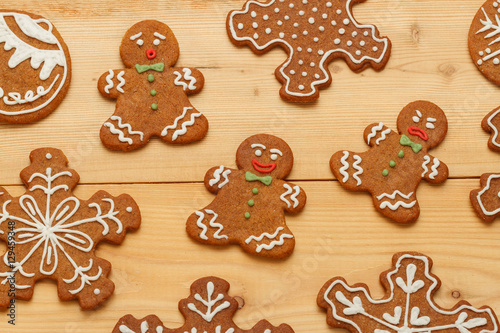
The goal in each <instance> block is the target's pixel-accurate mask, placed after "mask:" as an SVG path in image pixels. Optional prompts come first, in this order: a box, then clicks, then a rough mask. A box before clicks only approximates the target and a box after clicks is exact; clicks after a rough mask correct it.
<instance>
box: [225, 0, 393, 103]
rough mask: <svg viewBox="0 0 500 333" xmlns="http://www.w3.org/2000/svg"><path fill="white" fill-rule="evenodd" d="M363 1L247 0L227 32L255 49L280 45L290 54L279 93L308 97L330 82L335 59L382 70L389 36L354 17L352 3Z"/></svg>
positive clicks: (279, 74) (281, 71)
mask: <svg viewBox="0 0 500 333" xmlns="http://www.w3.org/2000/svg"><path fill="white" fill-rule="evenodd" d="M362 1H364V0H334V1H323V0H309V1H302V0H287V1H284V0H279V1H278V0H267V1H265V2H264V3H263V2H258V1H254V0H249V1H247V2H246V4H245V5H244V7H243V9H242V10H234V11H232V12H230V13H229V15H228V17H227V32H228V35H229V37H230V39H231V41H232V42H233V43H234V44H235V45H238V46H242V45H248V46H249V47H250V48H251V49H252V51H253V52H255V53H256V54H263V53H266V52H267V51H269V50H270V49H272V48H274V47H276V46H280V47H282V48H283V49H284V50H285V51H286V52H287V53H288V59H287V60H286V61H285V62H284V63H283V64H282V65H281V66H280V67H278V68H276V71H275V75H276V78H277V79H278V80H279V81H280V82H281V83H282V87H281V90H280V95H281V97H282V98H283V99H284V100H287V101H291V102H310V101H314V100H316V99H318V98H319V89H323V88H326V87H328V86H329V85H330V84H331V82H332V77H331V74H330V72H329V70H328V64H329V63H330V62H331V61H332V60H334V59H336V58H342V59H344V60H345V61H346V63H347V65H348V66H349V68H350V69H351V70H352V71H354V72H357V73H358V72H361V71H363V70H364V69H366V68H367V67H370V66H371V67H372V68H374V69H375V70H377V71H379V70H382V69H383V68H384V67H385V65H386V63H387V61H388V60H389V56H390V53H391V42H390V41H389V39H388V38H386V37H380V35H379V32H378V30H377V28H376V27H375V26H374V25H370V24H359V23H358V22H356V20H355V19H354V16H353V14H352V6H353V5H354V4H356V3H358V2H362Z"/></svg>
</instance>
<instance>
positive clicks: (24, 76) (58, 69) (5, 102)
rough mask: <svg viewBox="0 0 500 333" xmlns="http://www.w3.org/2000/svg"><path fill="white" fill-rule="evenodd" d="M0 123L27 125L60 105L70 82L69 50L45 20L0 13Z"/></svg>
mask: <svg viewBox="0 0 500 333" xmlns="http://www.w3.org/2000/svg"><path fill="white" fill-rule="evenodd" d="M1 44H3V48H0V50H1V51H0V121H3V122H8V123H30V122H33V121H36V120H39V119H41V118H43V117H45V116H47V115H48V114H49V113H51V112H52V111H54V109H55V108H56V107H57V106H58V105H59V104H60V103H61V102H62V100H63V98H64V96H65V95H66V92H67V91H68V88H69V84H70V81H71V60H70V56H69V51H68V47H67V46H66V44H65V43H64V41H63V39H62V37H61V35H60V34H59V32H58V31H57V29H56V28H55V27H54V25H53V24H52V23H51V22H49V21H48V20H47V19H45V18H43V17H41V16H39V15H35V14H31V13H27V12H22V11H13V10H0V45H1Z"/></svg>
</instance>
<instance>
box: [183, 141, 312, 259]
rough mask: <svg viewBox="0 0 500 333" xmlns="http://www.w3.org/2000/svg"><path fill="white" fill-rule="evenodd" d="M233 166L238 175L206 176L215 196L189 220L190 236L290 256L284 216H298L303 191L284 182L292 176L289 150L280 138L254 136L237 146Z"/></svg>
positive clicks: (215, 172)
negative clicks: (296, 214)
mask: <svg viewBox="0 0 500 333" xmlns="http://www.w3.org/2000/svg"><path fill="white" fill-rule="evenodd" d="M236 164H237V165H238V169H230V168H226V167H225V166H223V165H221V166H219V167H214V168H212V169H210V170H208V172H207V174H206V175H205V186H206V187H207V189H208V190H209V191H210V192H212V193H213V194H216V195H217V196H216V198H215V200H214V201H213V202H212V203H211V204H210V205H208V206H207V207H205V208H203V209H201V210H199V211H196V212H195V213H193V214H192V215H191V216H190V217H189V219H188V221H187V232H188V234H189V236H191V237H192V238H194V239H195V240H197V241H199V242H202V243H206V244H212V245H227V244H240V245H241V247H242V248H243V250H245V251H246V252H248V253H251V254H255V255H259V256H264V257H271V258H284V257H287V256H289V255H290V254H291V253H292V251H293V248H294V247H295V239H294V237H293V235H292V232H291V231H290V229H288V227H287V226H286V221H285V212H288V213H298V212H299V211H301V210H302V208H304V205H305V204H306V194H305V193H304V190H302V189H301V188H300V187H299V186H297V185H294V184H292V183H289V182H287V181H285V180H284V179H285V178H286V177H287V176H288V174H289V173H290V171H291V170H292V166H293V154H292V150H291V149H290V147H289V146H288V145H287V144H286V142H285V141H283V140H281V139H280V138H277V137H275V136H272V135H267V134H258V135H254V136H251V137H249V138H248V139H246V140H245V141H243V143H242V144H241V145H240V147H239V148H238V151H237V152H236Z"/></svg>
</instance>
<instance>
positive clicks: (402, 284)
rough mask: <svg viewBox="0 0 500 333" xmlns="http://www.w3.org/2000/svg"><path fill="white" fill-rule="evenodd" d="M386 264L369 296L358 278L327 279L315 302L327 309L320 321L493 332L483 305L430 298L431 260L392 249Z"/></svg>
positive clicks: (378, 328)
mask: <svg viewBox="0 0 500 333" xmlns="http://www.w3.org/2000/svg"><path fill="white" fill-rule="evenodd" d="M392 266H393V267H392V269H390V270H388V271H386V272H383V273H382V274H380V282H381V284H382V286H383V287H384V289H385V295H384V297H382V298H381V299H373V298H372V297H371V295H370V290H369V289H368V286H367V285H365V284H363V283H358V284H355V285H352V286H351V285H349V284H347V282H346V280H345V279H344V278H342V277H336V278H333V279H331V280H330V281H328V282H327V283H326V284H325V285H324V286H323V288H322V289H321V291H320V292H319V294H318V299H317V301H318V305H319V306H320V307H322V308H324V309H326V310H327V318H326V321H327V323H328V324H329V325H331V326H333V327H339V328H345V329H347V330H349V331H350V332H352V333H362V332H375V333H388V332H406V333H418V332H427V333H431V332H443V333H486V332H489V333H496V332H498V319H497V317H496V314H495V312H494V311H493V310H492V309H491V308H490V307H487V306H484V307H481V308H479V309H478V308H475V307H473V306H471V305H470V304H469V303H468V302H466V301H460V302H458V303H457V304H456V305H455V306H453V307H452V308H451V309H444V308H442V307H441V306H439V305H438V304H436V303H435V301H434V294H435V293H436V291H437V290H438V289H439V287H440V286H441V281H440V280H439V279H438V278H437V277H436V276H435V275H434V274H432V273H431V268H432V260H431V259H430V258H429V257H427V256H425V255H423V254H420V253H416V252H408V253H397V254H395V255H394V257H393V258H392Z"/></svg>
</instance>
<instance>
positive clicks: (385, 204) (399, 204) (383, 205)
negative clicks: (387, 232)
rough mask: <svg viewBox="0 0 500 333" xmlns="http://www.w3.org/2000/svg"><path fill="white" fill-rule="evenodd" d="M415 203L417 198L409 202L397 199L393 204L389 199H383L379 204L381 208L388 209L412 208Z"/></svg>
mask: <svg viewBox="0 0 500 333" xmlns="http://www.w3.org/2000/svg"><path fill="white" fill-rule="evenodd" d="M416 203H417V200H415V201H412V202H410V203H406V202H403V201H398V202H396V203H395V204H394V205H393V204H391V203H390V202H389V201H384V202H382V203H381V204H380V208H381V209H385V208H389V209H390V210H397V209H398V208H399V207H403V208H412V207H413V206H415V204H416Z"/></svg>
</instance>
